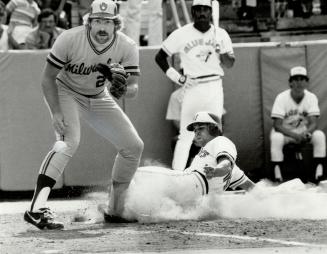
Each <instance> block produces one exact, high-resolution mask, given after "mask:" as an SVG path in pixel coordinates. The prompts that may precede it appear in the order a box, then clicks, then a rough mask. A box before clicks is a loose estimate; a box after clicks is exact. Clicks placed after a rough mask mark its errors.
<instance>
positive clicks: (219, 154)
mask: <svg viewBox="0 0 327 254" xmlns="http://www.w3.org/2000/svg"><path fill="white" fill-rule="evenodd" d="M224 156H225V157H227V158H228V159H230V160H231V161H232V162H233V163H234V162H235V158H234V157H233V156H232V155H230V154H229V153H228V152H226V151H223V152H220V153H218V154H217V160H218V159H219V158H220V157H224Z"/></svg>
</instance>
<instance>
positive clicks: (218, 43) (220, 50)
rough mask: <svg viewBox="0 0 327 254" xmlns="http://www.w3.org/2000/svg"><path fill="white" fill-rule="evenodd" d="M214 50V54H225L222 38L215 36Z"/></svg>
mask: <svg viewBox="0 0 327 254" xmlns="http://www.w3.org/2000/svg"><path fill="white" fill-rule="evenodd" d="M215 52H216V54H225V53H226V49H225V46H224V42H223V40H222V39H220V38H218V37H216V38H215Z"/></svg>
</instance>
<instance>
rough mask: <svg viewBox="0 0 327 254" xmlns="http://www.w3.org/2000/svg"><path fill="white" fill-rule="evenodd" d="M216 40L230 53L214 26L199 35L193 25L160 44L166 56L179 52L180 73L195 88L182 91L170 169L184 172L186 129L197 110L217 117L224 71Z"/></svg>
mask: <svg viewBox="0 0 327 254" xmlns="http://www.w3.org/2000/svg"><path fill="white" fill-rule="evenodd" d="M217 38H219V40H221V41H220V42H218V43H219V44H220V45H221V48H222V50H223V51H224V52H221V53H226V52H228V53H230V54H233V48H232V42H231V39H230V37H229V35H228V34H227V32H226V31H225V30H224V29H222V28H219V29H218V30H217V31H216V35H215V33H214V27H213V25H211V27H210V29H209V30H208V31H207V32H205V33H202V32H200V31H199V30H197V29H195V28H194V26H193V23H190V24H187V25H185V26H183V27H181V28H180V29H177V30H175V31H174V32H172V33H171V34H170V35H169V36H168V38H167V39H166V40H165V41H164V42H163V44H162V49H163V50H164V51H165V52H166V53H167V55H168V56H172V55H173V54H175V53H179V55H180V60H181V68H183V71H184V74H185V75H188V76H190V77H192V78H194V79H196V81H197V83H198V85H196V86H193V87H191V88H189V89H187V90H186V91H185V94H184V98H183V102H182V110H181V124H180V135H179V139H178V141H177V144H176V147H175V153H174V159H173V169H176V170H184V169H185V166H186V163H187V159H188V153H189V150H190V147H191V144H192V140H193V136H194V134H193V133H192V132H188V131H187V130H186V126H187V125H188V124H189V123H190V122H191V121H192V118H193V116H194V115H195V114H196V113H197V112H198V111H209V112H212V113H214V114H216V115H217V116H219V117H220V118H221V116H222V114H223V104H224V95H223V87H222V80H221V77H222V76H223V75H224V71H223V69H222V68H221V66H220V59H219V55H218V54H217V53H216V51H215V50H216V44H217Z"/></svg>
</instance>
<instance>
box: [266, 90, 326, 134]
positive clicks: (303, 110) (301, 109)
mask: <svg viewBox="0 0 327 254" xmlns="http://www.w3.org/2000/svg"><path fill="white" fill-rule="evenodd" d="M319 115H320V110H319V106H318V98H317V96H316V95H315V94H313V93H311V92H309V91H308V90H304V97H303V99H302V100H301V102H300V103H299V104H298V103H296V102H295V101H294V100H293V98H292V97H291V89H287V90H286V91H284V92H281V93H280V94H278V95H277V97H276V99H275V102H274V105H273V107H272V110H271V117H272V118H281V119H283V126H284V127H285V128H287V129H290V130H295V129H300V130H301V129H305V127H306V125H307V124H308V120H307V118H308V116H319Z"/></svg>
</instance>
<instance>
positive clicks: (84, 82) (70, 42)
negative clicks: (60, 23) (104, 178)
mask: <svg viewBox="0 0 327 254" xmlns="http://www.w3.org/2000/svg"><path fill="white" fill-rule="evenodd" d="M121 22H122V21H121V18H120V16H118V15H117V6H116V4H115V3H114V2H113V1H112V0H95V1H94V2H93V3H92V4H91V12H90V14H89V17H88V22H87V24H86V25H83V26H79V27H75V28H72V29H70V30H67V31H64V32H63V33H62V34H61V35H60V36H59V37H58V38H57V40H56V41H55V44H54V45H53V47H52V49H51V51H50V53H49V55H48V57H47V63H46V65H45V68H44V73H43V80H42V88H43V93H44V96H45V100H46V102H47V104H48V106H49V109H50V113H51V116H52V121H53V127H54V129H55V132H56V136H57V142H56V143H55V144H54V146H53V149H52V150H51V151H50V152H49V153H48V155H47V156H46V157H45V159H44V161H43V163H42V165H41V168H40V171H39V175H38V178H37V184H36V188H35V191H34V196H33V199H32V202H31V206H30V209H29V210H27V211H26V212H25V214H24V219H25V221H27V222H29V223H31V224H33V225H35V226H36V227H38V228H39V229H61V228H63V227H64V226H63V224H62V223H61V222H58V221H56V220H54V217H53V214H52V212H51V210H50V209H49V208H46V206H45V204H46V201H47V199H48V195H49V193H50V191H51V189H52V188H53V186H54V185H55V183H56V181H57V180H58V179H59V177H60V175H61V174H62V173H63V171H64V169H65V166H66V165H67V163H68V161H69V160H70V158H71V157H72V156H73V155H74V153H75V151H76V149H77V147H78V145H79V141H80V120H79V117H80V116H81V117H83V118H84V119H85V120H86V121H87V122H88V123H89V124H90V126H92V127H93V128H94V129H95V130H96V131H97V132H98V133H99V134H100V135H101V136H103V138H105V139H106V140H108V141H110V142H111V143H112V144H113V145H114V146H115V147H116V148H117V150H118V154H117V156H116V159H115V162H114V165H113V169H112V177H111V181H112V182H111V191H110V197H109V207H108V211H107V212H106V213H105V214H104V217H105V218H104V219H105V221H106V222H122V221H124V219H123V218H122V217H121V215H122V213H123V204H124V197H125V192H126V190H127V188H128V186H129V183H130V181H131V179H132V177H133V175H134V173H135V171H136V169H137V167H138V165H139V162H140V157H141V154H142V151H143V142H142V140H141V139H140V137H139V136H138V133H137V131H136V130H135V128H134V127H133V125H132V123H131V121H130V120H129V118H128V117H127V116H126V114H125V113H124V112H123V111H122V109H121V108H120V107H119V106H118V104H117V103H116V102H115V100H114V97H115V98H116V99H119V98H120V97H121V96H124V95H125V94H126V96H127V97H133V96H135V95H136V93H137V90H138V84H137V82H138V76H139V74H140V70H139V55H138V48H137V45H136V44H135V42H134V41H133V40H131V39H130V38H128V37H127V36H126V35H124V34H122V33H121V32H120V31H119V29H120V27H121ZM125 70H126V72H127V74H126V72H125ZM107 86H109V87H110V89H109V90H110V93H109V91H108V89H107Z"/></svg>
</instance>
